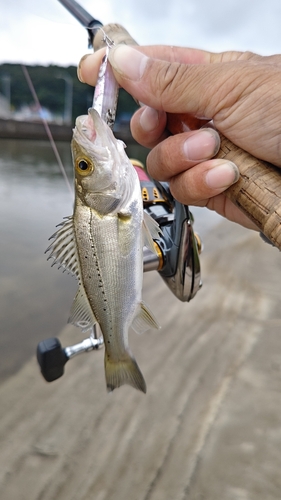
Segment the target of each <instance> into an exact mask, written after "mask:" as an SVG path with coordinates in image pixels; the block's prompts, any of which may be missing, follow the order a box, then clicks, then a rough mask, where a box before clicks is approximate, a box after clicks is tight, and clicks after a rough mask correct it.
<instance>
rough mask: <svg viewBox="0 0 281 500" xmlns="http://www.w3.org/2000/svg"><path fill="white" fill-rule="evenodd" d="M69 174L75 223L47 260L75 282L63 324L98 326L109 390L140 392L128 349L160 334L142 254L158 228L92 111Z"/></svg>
mask: <svg viewBox="0 0 281 500" xmlns="http://www.w3.org/2000/svg"><path fill="white" fill-rule="evenodd" d="M71 150H72V158H73V165H74V173H75V201H74V211H73V215H71V216H69V217H66V218H65V219H64V221H63V222H62V223H61V224H59V229H58V230H57V231H56V232H55V233H54V234H53V235H52V236H51V238H50V239H52V240H53V241H52V243H51V244H50V246H49V247H48V248H47V250H46V252H50V254H49V257H48V258H49V259H50V258H52V259H53V260H54V262H53V264H52V265H54V264H58V265H59V267H62V268H63V269H64V271H65V270H67V271H69V272H70V273H71V274H73V275H74V276H75V277H76V278H77V280H78V289H77V293H76V296H75V298H74V301H73V304H72V307H71V310H70V317H69V320H68V322H69V323H72V324H73V325H75V326H77V327H80V328H81V329H82V331H87V330H89V329H92V328H93V326H94V325H96V324H98V325H99V327H100V329H101V332H102V335H103V339H104V346H105V357H104V367H105V379H106V386H107V390H108V391H109V392H110V391H113V390H114V389H115V388H117V387H120V386H122V385H124V384H128V385H131V386H132V387H134V388H136V389H138V390H140V391H142V392H144V393H145V392H146V383H145V380H144V377H143V375H142V372H141V370H140V368H139V366H138V364H137V362H136V360H135V358H134V356H133V354H132V352H131V350H130V348H129V343H128V332H129V328H130V327H132V328H133V329H134V330H135V331H136V332H138V333H142V332H144V331H146V330H147V329H149V328H154V329H159V328H160V326H159V324H158V322H157V320H156V318H155V317H154V315H153V313H152V312H151V311H150V310H149V308H148V307H147V305H146V304H145V303H144V302H143V301H142V280H143V246H144V245H146V246H148V247H149V248H151V250H153V251H155V246H154V242H153V239H157V238H159V233H160V232H161V231H160V228H159V225H158V224H157V222H156V221H155V220H154V219H152V218H151V217H150V216H149V215H148V214H147V213H146V212H144V210H143V203H142V195H141V187H140V183H139V179H138V175H137V173H136V171H135V169H134V167H133V165H132V163H131V162H130V160H129V158H128V156H127V155H126V152H125V145H124V143H123V142H122V141H120V140H118V139H116V138H115V136H114V134H113V132H112V130H111V129H110V128H109V126H108V125H107V124H106V123H105V122H104V121H103V120H102V119H101V118H100V116H99V114H98V112H97V111H96V110H95V109H94V108H90V109H89V111H88V115H83V116H79V117H78V118H77V119H76V123H75V128H74V131H73V138H72V142H71Z"/></svg>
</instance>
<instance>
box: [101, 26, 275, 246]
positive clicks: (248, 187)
mask: <svg viewBox="0 0 281 500" xmlns="http://www.w3.org/2000/svg"><path fill="white" fill-rule="evenodd" d="M103 32H105V33H106V34H107V35H108V36H109V37H110V38H111V39H112V40H113V41H114V43H116V44H120V43H124V44H126V45H137V43H136V41H135V40H134V39H133V38H132V37H131V36H130V34H129V33H128V31H127V30H125V28H123V26H121V25H120V24H108V25H106V26H103V31H102V30H100V32H98V33H97V34H96V36H95V38H94V50H98V49H100V48H101V47H103V46H105V41H104V40H103ZM206 122H207V121H206ZM202 123H204V122H202V120H199V119H197V118H194V117H191V116H188V115H186V114H170V115H168V125H167V128H168V130H169V131H170V132H171V133H172V134H177V133H181V132H184V131H186V130H195V129H198V128H200V127H201V126H202ZM220 139H221V147H220V150H219V152H218V154H217V155H216V158H222V159H226V160H231V161H233V162H234V163H235V164H236V165H237V167H238V168H239V171H240V178H239V180H238V181H237V182H236V183H235V184H233V185H232V186H231V187H229V188H228V189H227V190H226V191H225V194H226V196H227V197H228V198H229V199H230V200H231V201H232V202H233V203H234V204H235V205H237V206H238V207H239V208H240V209H241V210H242V211H243V212H244V213H245V214H246V215H247V216H248V217H249V218H250V219H251V220H252V221H253V222H254V223H255V224H256V225H257V227H258V228H259V229H260V231H261V232H262V233H263V234H264V235H265V236H266V237H267V238H268V239H269V240H270V241H271V242H272V244H273V245H275V246H276V247H277V248H279V250H281V172H280V170H279V169H278V168H277V167H275V166H274V165H271V164H270V163H267V162H265V161H262V160H259V159H258V158H256V157H255V156H252V155H251V154H249V153H247V152H246V151H244V150H243V149H241V148H239V147H238V146H236V145H235V144H233V143H232V142H231V141H229V140H228V139H227V138H226V137H224V136H223V135H222V134H220Z"/></svg>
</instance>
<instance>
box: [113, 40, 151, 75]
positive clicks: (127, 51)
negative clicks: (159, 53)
mask: <svg viewBox="0 0 281 500" xmlns="http://www.w3.org/2000/svg"><path fill="white" fill-rule="evenodd" d="M109 61H110V63H111V65H112V66H113V68H114V69H115V70H116V71H117V72H118V73H120V74H121V75H124V76H126V77H127V78H129V79H130V80H140V78H141V77H142V75H143V73H144V70H145V67H146V63H147V61H148V57H146V56H145V55H144V54H142V53H141V52H139V51H138V50H136V49H133V48H132V47H129V46H128V45H117V46H116V47H113V48H112V49H111V50H110V51H109Z"/></svg>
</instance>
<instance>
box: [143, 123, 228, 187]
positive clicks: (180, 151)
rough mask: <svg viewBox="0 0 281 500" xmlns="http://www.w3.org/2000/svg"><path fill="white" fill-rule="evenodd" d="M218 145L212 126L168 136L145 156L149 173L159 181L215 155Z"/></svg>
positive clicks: (217, 138) (216, 134)
mask: <svg viewBox="0 0 281 500" xmlns="http://www.w3.org/2000/svg"><path fill="white" fill-rule="evenodd" d="M219 147H220V139H219V135H218V133H217V132H216V131H215V130H214V129H212V128H205V129H200V130H193V131H190V132H184V133H182V134H177V135H174V136H170V137H168V138H167V139H165V140H164V141H162V142H160V143H159V144H157V145H156V146H155V147H154V148H153V149H152V151H150V153H149V155H148V157H147V168H148V171H149V173H150V175H151V176H152V177H153V178H154V179H157V180H160V181H168V180H169V179H171V177H173V176H175V175H178V174H180V173H181V172H183V171H185V170H187V169H189V168H190V167H193V166H194V165H196V164H198V163H201V162H203V161H205V160H208V159H210V158H212V157H213V156H215V155H216V154H217V152H218V150H219Z"/></svg>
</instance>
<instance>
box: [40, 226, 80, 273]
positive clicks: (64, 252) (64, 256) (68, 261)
mask: <svg viewBox="0 0 281 500" xmlns="http://www.w3.org/2000/svg"><path fill="white" fill-rule="evenodd" d="M65 219H66V220H65V221H64V222H61V224H58V226H61V227H60V229H58V230H57V231H56V232H55V233H54V234H53V235H52V236H51V237H50V238H49V239H50V240H51V239H53V240H54V241H53V242H52V243H51V244H50V246H49V247H48V248H47V250H46V252H45V253H47V252H51V253H50V255H49V257H48V260H49V259H54V262H53V264H52V266H54V265H55V264H59V268H60V267H63V268H64V271H69V272H70V273H71V274H73V276H76V278H77V279H79V267H78V259H77V251H76V241H75V234H74V226H73V217H72V216H70V217H65ZM58 226H57V227H58Z"/></svg>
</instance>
